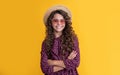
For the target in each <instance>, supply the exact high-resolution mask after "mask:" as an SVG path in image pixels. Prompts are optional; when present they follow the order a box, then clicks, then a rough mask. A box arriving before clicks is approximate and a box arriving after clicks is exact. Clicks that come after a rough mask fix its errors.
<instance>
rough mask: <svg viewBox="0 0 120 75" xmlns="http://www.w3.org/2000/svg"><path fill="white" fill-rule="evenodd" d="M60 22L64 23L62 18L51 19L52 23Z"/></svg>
mask: <svg viewBox="0 0 120 75" xmlns="http://www.w3.org/2000/svg"><path fill="white" fill-rule="evenodd" d="M59 22H60V23H61V24H65V20H64V19H61V20H58V19H52V23H53V24H57V23H59Z"/></svg>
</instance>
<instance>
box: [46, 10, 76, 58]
mask: <svg viewBox="0 0 120 75" xmlns="http://www.w3.org/2000/svg"><path fill="white" fill-rule="evenodd" d="M56 13H58V14H60V15H62V16H63V18H64V19H65V28H64V29H63V31H62V35H61V38H60V41H61V51H62V52H61V55H62V56H63V58H64V56H65V52H68V53H69V54H70V53H71V52H72V50H73V49H74V41H73V40H74V37H76V35H75V33H74V30H73V28H72V26H71V25H72V22H71V17H69V16H68V14H67V13H66V12H65V11H63V10H55V11H53V12H51V14H50V16H49V17H48V19H47V25H46V37H45V48H46V50H47V52H46V53H47V55H48V58H51V49H52V46H53V41H54V38H55V37H54V29H53V27H52V22H51V20H52V19H53V17H54V15H55V14H56Z"/></svg>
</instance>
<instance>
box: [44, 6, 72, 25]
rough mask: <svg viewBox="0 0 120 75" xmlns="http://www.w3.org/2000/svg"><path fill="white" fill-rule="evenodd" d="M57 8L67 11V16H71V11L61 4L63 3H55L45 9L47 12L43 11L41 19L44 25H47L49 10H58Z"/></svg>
mask: <svg viewBox="0 0 120 75" xmlns="http://www.w3.org/2000/svg"><path fill="white" fill-rule="evenodd" d="M59 9H60V10H63V11H65V12H67V13H68V16H69V17H72V15H71V12H70V11H69V9H68V8H67V7H65V6H63V5H55V6H52V7H51V8H49V9H48V10H47V12H46V13H45V15H44V18H43V21H44V24H45V25H47V19H48V17H49V16H50V14H51V12H52V11H55V10H59Z"/></svg>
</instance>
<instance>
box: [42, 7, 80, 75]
mask: <svg viewBox="0 0 120 75" xmlns="http://www.w3.org/2000/svg"><path fill="white" fill-rule="evenodd" d="M44 24H45V26H46V37H45V39H44V41H43V43H42V50H41V63H40V64H41V69H42V71H43V73H44V74H45V75H78V72H77V67H78V66H79V63H80V51H79V43H78V39H77V36H76V35H75V33H74V31H73V28H72V26H71V25H72V22H71V13H70V11H69V10H68V9H67V8H66V7H64V6H61V5H57V6H54V7H52V8H50V9H49V10H48V11H47V12H46V14H45V16H44Z"/></svg>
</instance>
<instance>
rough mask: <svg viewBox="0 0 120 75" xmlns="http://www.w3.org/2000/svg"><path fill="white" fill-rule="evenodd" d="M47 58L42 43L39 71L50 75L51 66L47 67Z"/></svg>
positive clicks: (51, 71)
mask: <svg viewBox="0 0 120 75" xmlns="http://www.w3.org/2000/svg"><path fill="white" fill-rule="evenodd" d="M47 60H48V57H47V54H46V52H45V44H44V42H43V43H42V49H41V62H40V64H41V69H42V72H43V73H45V74H51V73H53V66H50V65H48V63H47Z"/></svg>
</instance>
